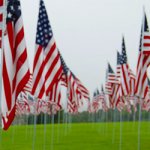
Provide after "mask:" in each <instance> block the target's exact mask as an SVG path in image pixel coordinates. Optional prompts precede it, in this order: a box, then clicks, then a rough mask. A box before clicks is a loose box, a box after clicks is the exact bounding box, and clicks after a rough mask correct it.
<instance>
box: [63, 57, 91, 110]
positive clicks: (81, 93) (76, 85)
mask: <svg viewBox="0 0 150 150" xmlns="http://www.w3.org/2000/svg"><path fill="white" fill-rule="evenodd" d="M60 58H61V64H62V68H63V81H62V82H65V83H64V85H65V86H66V87H67V95H68V96H67V97H68V100H69V102H68V104H69V108H74V109H76V108H78V105H79V101H81V100H82V99H83V98H84V99H88V100H89V92H88V90H87V89H86V88H85V87H84V86H83V84H82V83H81V81H80V80H79V79H78V78H77V77H76V76H75V75H74V74H73V73H72V71H71V70H70V69H69V68H68V67H67V65H66V63H65V61H64V59H63V57H62V56H61V55H60ZM64 76H65V78H66V79H65V78H64ZM71 104H72V106H70V105H71ZM69 111H73V110H69Z"/></svg>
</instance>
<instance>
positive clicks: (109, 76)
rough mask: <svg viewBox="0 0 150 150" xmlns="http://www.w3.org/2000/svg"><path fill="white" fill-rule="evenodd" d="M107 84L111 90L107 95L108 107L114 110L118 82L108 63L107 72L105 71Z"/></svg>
mask: <svg viewBox="0 0 150 150" xmlns="http://www.w3.org/2000/svg"><path fill="white" fill-rule="evenodd" d="M107 82H108V84H109V85H110V87H111V90H112V93H111V94H109V101H110V107H111V108H114V105H115V103H116V93H117V91H118V84H119V81H118V79H117V77H116V75H115V73H114V71H113V69H112V67H111V65H110V64H109V63H108V70H107Z"/></svg>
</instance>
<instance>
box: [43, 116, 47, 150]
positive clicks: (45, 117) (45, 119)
mask: <svg viewBox="0 0 150 150" xmlns="http://www.w3.org/2000/svg"><path fill="white" fill-rule="evenodd" d="M46 124H47V115H46V113H45V114H44V144H43V150H45V144H46V143H45V142H46V126H47V125H46Z"/></svg>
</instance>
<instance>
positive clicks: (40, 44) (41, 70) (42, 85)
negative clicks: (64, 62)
mask: <svg viewBox="0 0 150 150" xmlns="http://www.w3.org/2000/svg"><path fill="white" fill-rule="evenodd" d="M35 45H36V49H35V57H34V63H33V87H32V94H33V95H34V96H35V97H38V98H40V99H44V98H45V97H46V96H48V95H49V92H50V91H51V89H52V87H53V85H54V84H55V82H56V81H57V80H58V78H59V77H60V75H61V74H62V67H61V62H60V54H59V52H58V49H57V47H56V42H55V40H54V36H53V32H52V28H51V25H50V22H49V19H48V15H47V12H46V8H45V5H44V2H43V0H40V8H39V16H38V24H37V33H36V44H35Z"/></svg>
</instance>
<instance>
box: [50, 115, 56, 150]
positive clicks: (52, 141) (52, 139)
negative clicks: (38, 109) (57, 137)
mask: <svg viewBox="0 0 150 150" xmlns="http://www.w3.org/2000/svg"><path fill="white" fill-rule="evenodd" d="M54 119H55V118H54V113H53V112H52V121H51V122H52V132H51V149H50V150H53V148H54Z"/></svg>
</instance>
